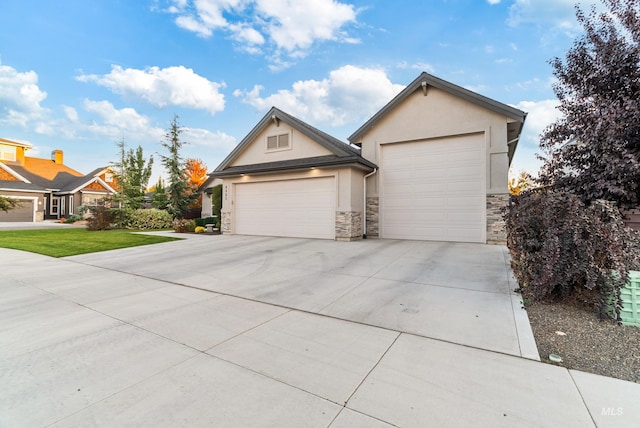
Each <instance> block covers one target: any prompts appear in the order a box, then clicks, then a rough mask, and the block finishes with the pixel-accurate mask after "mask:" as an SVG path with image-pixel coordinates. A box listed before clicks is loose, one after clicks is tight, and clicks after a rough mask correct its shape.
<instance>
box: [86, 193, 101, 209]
mask: <svg viewBox="0 0 640 428" xmlns="http://www.w3.org/2000/svg"><path fill="white" fill-rule="evenodd" d="M99 199H100V198H98V197H97V196H88V195H84V196H83V197H82V200H83V201H84V205H87V206H90V207H97V206H98V200H99Z"/></svg>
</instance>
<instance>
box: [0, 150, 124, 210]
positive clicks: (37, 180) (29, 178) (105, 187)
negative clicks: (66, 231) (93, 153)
mask: <svg viewBox="0 0 640 428" xmlns="http://www.w3.org/2000/svg"><path fill="white" fill-rule="evenodd" d="M31 148H32V146H31V144H28V143H20V142H17V141H12V140H7V139H3V138H0V195H2V196H7V197H10V198H14V199H17V200H18V201H19V202H20V205H19V206H18V208H16V209H13V210H10V211H9V212H6V213H5V212H2V211H0V222H6V221H26V222H36V221H43V220H49V219H59V218H61V217H68V216H70V215H73V214H74V213H75V211H76V209H77V207H79V206H82V205H84V206H95V205H97V204H99V203H100V201H102V200H104V199H105V198H106V197H107V196H109V195H111V194H114V193H115V187H116V186H115V178H114V176H113V173H112V172H111V170H110V169H109V168H98V169H96V170H94V171H92V172H90V173H89V174H87V175H84V174H82V173H80V172H78V171H76V170H74V169H72V168H70V167H68V166H67V165H65V164H64V153H63V152H62V150H54V151H53V152H52V153H51V158H50V159H43V158H36V157H30V156H27V155H26V152H27V151H28V150H30V149H31Z"/></svg>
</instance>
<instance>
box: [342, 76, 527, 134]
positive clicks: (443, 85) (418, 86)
mask: <svg viewBox="0 0 640 428" xmlns="http://www.w3.org/2000/svg"><path fill="white" fill-rule="evenodd" d="M423 82H425V83H426V86H427V87H428V86H433V87H435V88H438V89H440V90H443V91H445V92H448V93H451V94H453V95H455V96H458V97H460V98H462V99H464V100H466V101H469V102H471V103H474V104H477V105H480V106H482V107H485V108H487V109H489V110H492V111H494V112H496V113H498V114H503V115H504V116H506V117H508V118H511V119H512V120H516V121H519V122H522V123H524V119H525V117H526V113H525V112H523V111H521V110H519V109H517V108H515V107H511V106H509V105H507V104H504V103H501V102H499V101H496V100H493V99H491V98H488V97H485V96H484V95H480V94H477V93H475V92H472V91H470V90H468V89H465V88H463V87H461V86H458V85H455V84H453V83H450V82H447V81H446V80H442V79H440V78H438V77H435V76H432V75H431V74H429V73H426V72H422V73H421V74H420V76H418V77H417V78H416V79H415V80H414V81H413V82H411V83H410V84H409V85H407V87H406V88H404V89H403V90H402V91H400V93H399V94H398V95H396V96H395V97H394V98H393V99H392V100H391V101H389V102H388V103H387V104H386V105H385V106H384V107H382V108H381V109H380V110H378V112H377V113H376V114H374V115H373V116H372V117H371V118H370V119H369V120H368V121H366V122H365V123H364V124H363V125H362V126H361V127H360V128H358V129H357V130H356V131H355V132H354V133H353V134H351V135H350V136H349V137H348V138H347V139H348V140H349V141H350V142H351V143H352V144H356V145H360V144H361V141H359V140H360V139H361V138H362V136H363V135H364V134H365V133H367V132H368V131H369V130H370V129H371V128H373V127H374V126H375V125H376V124H377V123H378V122H379V121H380V120H381V119H382V118H384V117H385V116H386V115H387V114H388V113H389V112H390V111H391V110H393V109H394V108H396V107H397V106H398V105H399V104H400V103H402V102H403V101H404V100H405V99H406V98H408V97H409V95H411V94H413V93H414V92H415V91H417V90H422V87H423Z"/></svg>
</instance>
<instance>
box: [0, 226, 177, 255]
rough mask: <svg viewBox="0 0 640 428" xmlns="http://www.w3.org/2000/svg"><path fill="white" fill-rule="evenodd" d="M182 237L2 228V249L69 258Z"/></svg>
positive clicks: (81, 230) (85, 230) (0, 244)
mask: <svg viewBox="0 0 640 428" xmlns="http://www.w3.org/2000/svg"><path fill="white" fill-rule="evenodd" d="M178 239H181V238H169V237H166V236H154V235H140V234H135V233H131V231H129V230H101V231H89V230H87V229H37V230H7V231H0V248H10V249H13V250H22V251H29V252H31V253H38V254H43V255H45V256H51V257H67V256H75V255H77V254H87V253H96V252H99V251H108V250H116V249H119V248H128V247H137V246H139V245H150V244H158V243H161V242H169V241H175V240H178Z"/></svg>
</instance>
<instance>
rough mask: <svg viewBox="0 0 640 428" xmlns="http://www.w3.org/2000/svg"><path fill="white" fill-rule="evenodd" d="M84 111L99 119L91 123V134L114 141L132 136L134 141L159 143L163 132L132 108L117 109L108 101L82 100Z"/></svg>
mask: <svg viewBox="0 0 640 428" xmlns="http://www.w3.org/2000/svg"><path fill="white" fill-rule="evenodd" d="M83 105H84V109H85V110H86V111H88V112H90V113H95V114H96V115H98V117H99V118H100V119H101V121H100V122H93V123H92V124H91V125H89V130H90V131H91V132H93V133H96V134H100V135H105V136H108V137H111V138H112V139H113V140H114V141H115V140H117V139H120V138H122V137H124V138H125V139H128V138H130V137H132V136H133V139H134V140H156V141H159V139H160V138H162V136H163V135H164V133H165V131H164V130H163V129H162V128H155V127H153V126H152V125H151V123H150V121H149V118H147V117H146V116H143V115H141V114H140V113H138V112H137V111H136V110H135V109H133V108H123V109H117V108H115V107H114V106H113V104H111V102H109V101H93V100H88V99H85V100H84V103H83Z"/></svg>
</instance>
